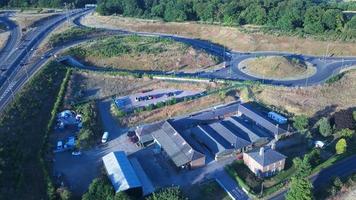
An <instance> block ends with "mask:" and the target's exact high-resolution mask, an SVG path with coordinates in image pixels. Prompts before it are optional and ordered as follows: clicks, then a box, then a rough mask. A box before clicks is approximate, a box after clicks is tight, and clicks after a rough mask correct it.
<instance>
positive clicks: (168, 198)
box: [146, 187, 187, 200]
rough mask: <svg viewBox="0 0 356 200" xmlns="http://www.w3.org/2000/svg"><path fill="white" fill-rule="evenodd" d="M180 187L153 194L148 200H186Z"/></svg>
mask: <svg viewBox="0 0 356 200" xmlns="http://www.w3.org/2000/svg"><path fill="white" fill-rule="evenodd" d="M185 199H187V198H185V197H183V194H182V192H181V190H180V189H179V187H170V188H165V189H163V190H160V191H158V192H155V193H153V194H152V195H151V196H149V197H148V198H147V199H146V200H185Z"/></svg>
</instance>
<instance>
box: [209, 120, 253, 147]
mask: <svg viewBox="0 0 356 200" xmlns="http://www.w3.org/2000/svg"><path fill="white" fill-rule="evenodd" d="M209 126H210V127H211V128H212V129H214V131H216V132H217V133H218V134H219V135H221V137H223V138H224V139H225V140H226V141H228V142H229V143H230V144H231V145H232V146H234V147H235V148H237V149H241V148H244V147H246V146H248V145H250V144H251V142H249V141H247V140H246V139H244V138H242V137H239V136H238V135H236V134H235V133H234V132H232V131H230V130H229V129H228V128H226V127H225V126H224V125H223V124H222V123H221V122H217V123H213V124H210V125H209Z"/></svg>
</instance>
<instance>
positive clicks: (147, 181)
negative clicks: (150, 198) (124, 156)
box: [130, 158, 155, 196]
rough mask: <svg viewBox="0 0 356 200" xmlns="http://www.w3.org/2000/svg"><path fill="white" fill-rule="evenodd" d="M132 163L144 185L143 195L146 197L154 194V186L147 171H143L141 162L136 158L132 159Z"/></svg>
mask: <svg viewBox="0 0 356 200" xmlns="http://www.w3.org/2000/svg"><path fill="white" fill-rule="evenodd" d="M130 162H131V164H132V167H133V168H134V169H135V171H136V173H137V176H138V178H139V179H140V181H141V183H142V190H143V195H144V196H146V195H149V194H151V193H152V192H154V190H155V189H154V187H153V185H152V182H151V180H150V179H149V178H148V176H147V174H146V173H145V171H144V170H143V169H142V166H141V164H140V162H139V161H138V160H137V159H136V158H131V159H130Z"/></svg>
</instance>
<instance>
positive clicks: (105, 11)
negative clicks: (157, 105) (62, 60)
mask: <svg viewBox="0 0 356 200" xmlns="http://www.w3.org/2000/svg"><path fill="white" fill-rule="evenodd" d="M344 10H356V2H353V3H335V2H334V3H332V2H330V1H322V0H319V1H317V0H254V1H251V0H174V1H173V0H99V1H98V8H97V11H98V12H99V13H100V14H102V15H111V14H122V15H124V16H131V17H142V18H162V19H164V20H165V21H196V20H199V21H206V22H219V23H223V24H225V25H244V24H255V25H265V26H266V27H273V28H278V29H280V30H283V31H300V32H305V33H309V34H319V33H324V32H340V33H341V32H348V34H353V37H354V36H355V31H353V32H350V31H349V30H352V29H356V17H353V18H350V17H347V16H345V15H343V14H342V11H344Z"/></svg>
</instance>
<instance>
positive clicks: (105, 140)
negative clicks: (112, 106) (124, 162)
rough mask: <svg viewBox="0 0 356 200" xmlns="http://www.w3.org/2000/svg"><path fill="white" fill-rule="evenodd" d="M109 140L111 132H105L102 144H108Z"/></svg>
mask: <svg viewBox="0 0 356 200" xmlns="http://www.w3.org/2000/svg"><path fill="white" fill-rule="evenodd" d="M108 138H109V132H104V134H103V137H102V138H101V143H106V142H107V141H108Z"/></svg>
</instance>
